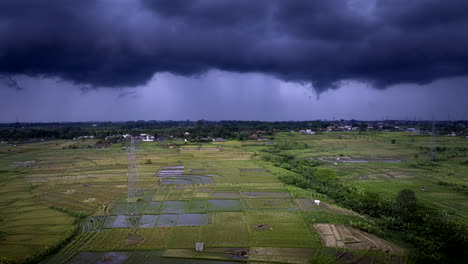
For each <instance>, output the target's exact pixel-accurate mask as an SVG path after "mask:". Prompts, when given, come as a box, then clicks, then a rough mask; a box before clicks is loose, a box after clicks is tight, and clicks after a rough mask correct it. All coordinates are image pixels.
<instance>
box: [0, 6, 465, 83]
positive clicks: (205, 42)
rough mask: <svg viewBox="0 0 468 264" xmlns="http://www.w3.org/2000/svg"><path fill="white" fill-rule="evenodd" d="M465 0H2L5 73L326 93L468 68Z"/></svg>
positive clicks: (1, 65) (0, 66)
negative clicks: (164, 77)
mask: <svg viewBox="0 0 468 264" xmlns="http://www.w3.org/2000/svg"><path fill="white" fill-rule="evenodd" d="M467 12H468V2H467V1H466V0H445V1H440V0H413V1H404V0H391V1H390V0H377V1H376V2H375V5H374V4H373V1H367V0H348V1H346V0H327V1H309V0H283V1H282V0H255V1H251V0H212V1H208V0H166V1H162V0H161V1H158V0H141V1H130V0H97V1H91V0H84V1H83V0H81V1H75V0H43V1H39V0H31V1H25V0H3V1H1V2H0V73H1V74H6V75H16V74H25V75H30V76H46V77H47V76H52V77H59V78H62V79H65V80H69V81H72V82H74V83H78V84H83V85H91V86H106V87H125V86H135V85H140V84H144V83H146V82H147V81H148V80H149V79H150V78H151V77H152V76H153V75H154V73H156V72H172V73H175V74H180V75H197V74H201V73H204V72H205V71H207V70H209V69H221V70H226V71H235V72H262V73H266V74H272V75H274V76H277V77H278V78H281V79H283V80H291V81H297V82H311V83H313V84H314V87H315V89H317V90H318V91H323V90H325V89H328V88H330V87H334V86H336V85H337V84H338V83H339V82H340V81H344V80H360V81H366V82H370V83H372V84H374V85H375V86H376V87H386V86H388V85H392V84H397V83H404V82H409V83H418V84H423V83H428V82H431V81H434V80H437V79H440V78H446V77H452V76H460V75H467V74H468V49H467V48H466V47H468V34H467V33H466V32H467V30H466V28H468V16H466V15H465V14H466V13H467Z"/></svg>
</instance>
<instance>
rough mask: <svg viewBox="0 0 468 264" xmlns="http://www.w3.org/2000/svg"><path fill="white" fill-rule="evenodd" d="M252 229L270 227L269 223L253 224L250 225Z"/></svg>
mask: <svg viewBox="0 0 468 264" xmlns="http://www.w3.org/2000/svg"><path fill="white" fill-rule="evenodd" d="M251 226H252V228H253V229H256V230H265V229H271V225H269V224H255V225H251Z"/></svg>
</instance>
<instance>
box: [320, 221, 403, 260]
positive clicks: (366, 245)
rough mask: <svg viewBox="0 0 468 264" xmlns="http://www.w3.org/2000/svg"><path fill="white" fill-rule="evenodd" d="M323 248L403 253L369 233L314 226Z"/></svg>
mask: <svg viewBox="0 0 468 264" xmlns="http://www.w3.org/2000/svg"><path fill="white" fill-rule="evenodd" d="M314 228H315V229H316V230H317V231H318V232H319V234H320V237H321V238H322V241H323V244H324V245H325V247H339V248H347V249H358V250H375V251H383V252H387V253H393V254H401V253H402V252H403V251H402V249H401V248H399V247H398V246H396V245H394V244H392V243H390V242H388V241H385V240H383V239H381V238H378V237H376V236H374V235H371V234H369V233H366V232H363V231H360V230H357V229H354V228H351V227H347V226H341V225H333V224H314Z"/></svg>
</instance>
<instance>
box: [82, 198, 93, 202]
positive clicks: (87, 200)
mask: <svg viewBox="0 0 468 264" xmlns="http://www.w3.org/2000/svg"><path fill="white" fill-rule="evenodd" d="M94 201H96V198H88V199H86V200H84V201H83V202H85V203H92V202H94Z"/></svg>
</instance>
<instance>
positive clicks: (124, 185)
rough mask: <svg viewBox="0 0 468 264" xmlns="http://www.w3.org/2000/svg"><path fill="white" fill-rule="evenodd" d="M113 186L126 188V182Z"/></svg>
mask: <svg viewBox="0 0 468 264" xmlns="http://www.w3.org/2000/svg"><path fill="white" fill-rule="evenodd" d="M115 188H127V185H126V184H122V185H116V186H115Z"/></svg>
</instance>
